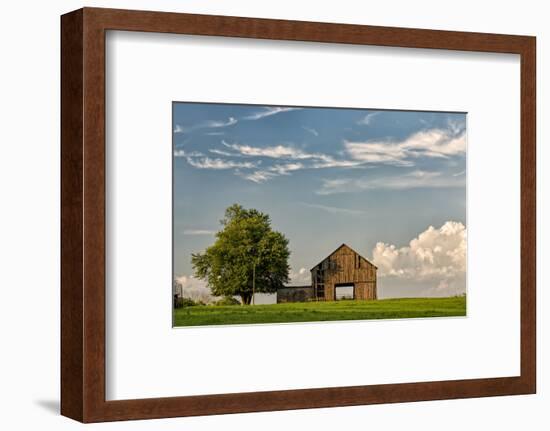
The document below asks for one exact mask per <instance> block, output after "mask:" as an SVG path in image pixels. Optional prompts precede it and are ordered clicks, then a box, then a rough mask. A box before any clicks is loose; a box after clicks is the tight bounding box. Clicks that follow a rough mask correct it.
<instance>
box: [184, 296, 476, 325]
mask: <svg viewBox="0 0 550 431" xmlns="http://www.w3.org/2000/svg"><path fill="white" fill-rule="evenodd" d="M465 315H466V297H465V296H461V297H450V298H402V299H381V300H377V301H337V302H336V301H335V302H297V303H286V304H269V305H248V306H241V305H228V306H210V305H208V306H193V307H184V308H178V309H176V310H174V326H202V325H236V324H252V323H286V322H319V321H331V320H370V319H404V318H407V319H410V318H415V317H448V316H465Z"/></svg>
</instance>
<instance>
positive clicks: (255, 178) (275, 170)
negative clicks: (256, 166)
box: [237, 163, 304, 184]
mask: <svg viewBox="0 0 550 431" xmlns="http://www.w3.org/2000/svg"><path fill="white" fill-rule="evenodd" d="M300 169H304V165H303V164H302V163H285V164H277V165H274V166H270V167H268V168H266V169H261V170H256V171H254V172H246V173H245V172H240V171H239V172H238V173H237V174H238V175H239V176H240V177H242V178H244V179H247V180H249V181H252V182H255V183H258V184H260V183H263V182H265V181H267V180H270V179H272V178H274V177H278V176H281V175H290V172H293V171H299V170H300Z"/></svg>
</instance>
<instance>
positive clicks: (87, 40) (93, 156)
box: [61, 8, 536, 422]
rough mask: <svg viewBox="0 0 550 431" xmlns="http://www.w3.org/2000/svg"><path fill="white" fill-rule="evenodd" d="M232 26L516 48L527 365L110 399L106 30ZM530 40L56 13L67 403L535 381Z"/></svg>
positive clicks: (132, 407)
mask: <svg viewBox="0 0 550 431" xmlns="http://www.w3.org/2000/svg"><path fill="white" fill-rule="evenodd" d="M106 30H129V31H140V32H160V33H177V34H191V35H211V36H230V37H243V38H256V39H279V40H295V41H314V42H327V43H343V44H361V45H378V46H390V47H407V48H431V49H446V50H459V51H479V52H488V53H490V52H496V53H514V54H519V55H520V56H521V375H520V376H514V377H502V378H482V379H471V380H458V381H434V382H422V383H405V384H384V385H369V386H351V387H338V388H321V389H300V390H289V391H269V392H254V393H235V394H217V395H201V396H183V397H172V398H151V399H137V400H121V401H106V400H105V32H106ZM535 47H536V39H535V38H534V37H529V36H509V35H498V34H483V33H464V32H451V31H435V30H418V29H407V28H389V27H372V26H363V25H347V24H328V23H317V22H300V21H282V20H271V19H257V18H237V17H226V16H208V15H190V14H179V13H163V12H142V11H128V10H115V9H96V8H84V9H80V10H77V11H74V12H71V13H68V14H66V15H63V16H62V17H61V48H62V53H61V77H62V78H61V79H62V81H61V84H62V85H61V121H62V123H61V413H62V414H63V415H65V416H68V417H71V418H73V419H76V420H79V421H82V422H99V421H113V420H128V419H148V418H165V417H174V416H191V415H206V414H222V413H237V412H254V411H269V410H287V409H304V408H315V407H332V406H351V405H360V404H377V403H395V402H408V401H420V400H439V399H451V398H466V397H486V396H495V395H514V394H532V393H535V390H536V345H535V338H536V332H535V331H536V329H535V323H536V315H535V297H536V278H535V277H536V276H535V270H536V261H535V258H536V247H535V245H536V196H535V192H536V190H535V186H536V173H535V168H536V163H535V162H536V153H535V139H536V137H535V126H536V119H535V106H536V103H535V55H536V54H535Z"/></svg>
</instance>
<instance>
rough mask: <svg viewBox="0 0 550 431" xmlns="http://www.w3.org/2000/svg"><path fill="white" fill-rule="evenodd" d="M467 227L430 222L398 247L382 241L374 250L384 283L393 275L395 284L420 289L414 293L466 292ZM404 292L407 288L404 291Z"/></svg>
mask: <svg viewBox="0 0 550 431" xmlns="http://www.w3.org/2000/svg"><path fill="white" fill-rule="evenodd" d="M466 234H467V231H466V227H465V226H464V225H463V224H462V223H460V222H455V221H448V222H446V223H445V224H443V226H441V227H439V228H434V227H433V226H430V227H429V228H428V229H426V230H425V231H424V232H422V233H420V234H419V235H418V236H417V237H416V238H414V239H412V240H411V241H410V242H409V245H407V246H403V247H398V246H395V245H393V244H386V243H384V242H379V243H377V244H376V246H375V248H374V250H373V251H372V256H373V263H374V264H375V265H376V266H377V267H378V276H379V277H380V278H381V281H380V286H381V288H383V286H384V284H385V282H386V281H385V280H386V279H389V280H390V284H392V286H394V287H395V286H398V285H400V287H401V290H404V291H405V292H406V289H407V286H410V287H411V289H412V288H414V289H418V288H419V287H420V286H421V287H422V290H421V291H420V292H419V291H418V290H417V291H416V292H415V293H414V295H411V296H420V295H422V296H449V295H457V294H462V293H465V292H466V243H467V238H466V236H467V235H466ZM401 293H404V292H401Z"/></svg>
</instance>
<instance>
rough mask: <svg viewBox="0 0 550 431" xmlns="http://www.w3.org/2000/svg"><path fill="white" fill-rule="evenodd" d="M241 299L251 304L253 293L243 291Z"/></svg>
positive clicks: (245, 303) (244, 303)
mask: <svg viewBox="0 0 550 431" xmlns="http://www.w3.org/2000/svg"><path fill="white" fill-rule="evenodd" d="M241 300H242V302H243V305H250V302H251V301H252V295H251V294H250V293H241Z"/></svg>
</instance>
